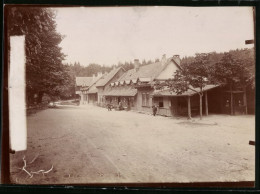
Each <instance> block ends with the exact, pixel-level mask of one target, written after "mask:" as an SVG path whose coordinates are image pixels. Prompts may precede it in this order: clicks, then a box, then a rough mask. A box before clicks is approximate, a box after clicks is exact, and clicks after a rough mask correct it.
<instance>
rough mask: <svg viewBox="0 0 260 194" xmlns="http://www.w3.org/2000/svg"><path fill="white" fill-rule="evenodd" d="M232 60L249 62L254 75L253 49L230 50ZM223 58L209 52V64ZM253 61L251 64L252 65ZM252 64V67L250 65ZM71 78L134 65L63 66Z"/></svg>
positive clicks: (189, 59) (77, 63)
mask: <svg viewBox="0 0 260 194" xmlns="http://www.w3.org/2000/svg"><path fill="white" fill-rule="evenodd" d="M227 53H230V54H231V55H232V56H233V57H234V58H236V59H243V60H247V61H251V63H250V64H251V65H248V66H249V68H250V71H251V72H252V73H253V74H254V73H255V66H254V60H255V54H254V53H255V51H254V49H253V48H251V49H236V50H230V51H229V52H227ZM223 56H224V52H220V53H217V52H210V62H211V63H217V62H219V61H220V60H221V58H222V57H223ZM194 58H195V57H194V56H188V57H187V56H185V57H183V58H181V65H182V64H185V63H189V62H192V61H193V60H194ZM158 61H159V59H155V60H147V61H146V60H142V61H141V62H140V66H144V65H148V64H151V63H154V62H158ZM252 61H253V63H252ZM252 64H253V65H252ZM64 65H65V66H66V67H67V68H68V70H69V72H70V75H71V76H72V77H74V79H75V77H91V76H93V75H94V74H95V75H96V74H97V73H98V72H102V73H103V74H104V73H105V72H110V71H111V70H112V69H113V68H114V67H120V66H121V67H123V68H124V69H125V70H126V71H127V70H129V69H133V68H134V63H133V62H132V61H130V62H124V63H122V62H119V63H118V64H117V65H115V64H113V65H112V66H105V65H100V64H96V63H91V64H89V65H88V66H83V65H82V64H80V63H79V62H74V63H65V64H64ZM245 65H247V64H245Z"/></svg>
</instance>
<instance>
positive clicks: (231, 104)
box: [230, 86, 234, 115]
mask: <svg viewBox="0 0 260 194" xmlns="http://www.w3.org/2000/svg"><path fill="white" fill-rule="evenodd" d="M233 113H234V108H233V90H232V86H230V114H231V115H233Z"/></svg>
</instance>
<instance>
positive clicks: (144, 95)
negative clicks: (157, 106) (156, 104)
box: [142, 93, 150, 106]
mask: <svg viewBox="0 0 260 194" xmlns="http://www.w3.org/2000/svg"><path fill="white" fill-rule="evenodd" d="M149 99H150V96H149V93H142V106H149Z"/></svg>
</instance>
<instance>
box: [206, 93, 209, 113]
mask: <svg viewBox="0 0 260 194" xmlns="http://www.w3.org/2000/svg"><path fill="white" fill-rule="evenodd" d="M205 114H206V116H208V115H209V110H208V93H207V92H205Z"/></svg>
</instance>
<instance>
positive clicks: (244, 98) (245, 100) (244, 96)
mask: <svg viewBox="0 0 260 194" xmlns="http://www.w3.org/2000/svg"><path fill="white" fill-rule="evenodd" d="M243 100H244V106H245V114H246V115H247V99H246V87H244V94H243Z"/></svg>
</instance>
